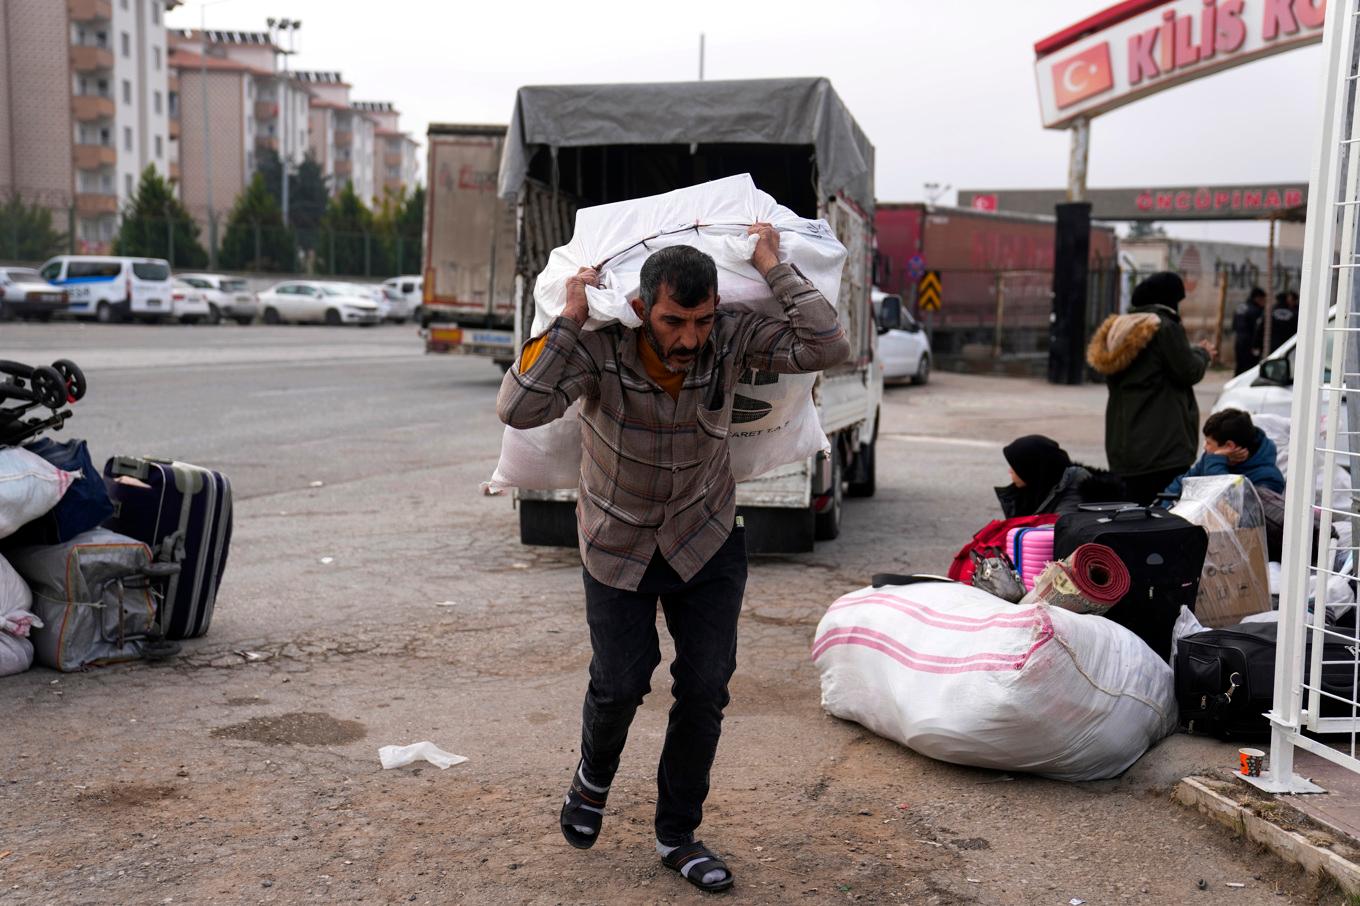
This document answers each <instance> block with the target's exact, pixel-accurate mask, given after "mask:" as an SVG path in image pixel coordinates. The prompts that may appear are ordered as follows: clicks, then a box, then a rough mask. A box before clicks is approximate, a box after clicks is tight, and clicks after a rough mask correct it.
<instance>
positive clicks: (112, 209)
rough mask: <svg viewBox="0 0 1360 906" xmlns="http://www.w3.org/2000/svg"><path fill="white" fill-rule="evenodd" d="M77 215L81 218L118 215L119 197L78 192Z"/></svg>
mask: <svg viewBox="0 0 1360 906" xmlns="http://www.w3.org/2000/svg"><path fill="white" fill-rule="evenodd" d="M76 213H77V214H78V215H80V216H81V217H94V216H97V215H99V214H117V213H118V196H117V195H105V194H103V193H100V192H77V193H76Z"/></svg>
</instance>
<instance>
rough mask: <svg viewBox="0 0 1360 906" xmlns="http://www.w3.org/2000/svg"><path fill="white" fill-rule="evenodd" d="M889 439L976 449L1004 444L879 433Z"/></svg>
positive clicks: (933, 436) (999, 446) (996, 448)
mask: <svg viewBox="0 0 1360 906" xmlns="http://www.w3.org/2000/svg"><path fill="white" fill-rule="evenodd" d="M879 437H886V438H888V439H889V440H900V441H904V442H906V443H909V444H913V443H915V444H940V445H941V446H946V447H973V448H974V449H977V450H1000V449H1001V448H1002V447H1004V446H1006V445H1005V444H1002V443H997V442H996V441H992V440H970V439H968V438H963V437H937V436H935V435H934V434H886V433H885V434H880V435H879Z"/></svg>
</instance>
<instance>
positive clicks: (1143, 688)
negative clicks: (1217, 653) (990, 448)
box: [812, 583, 1176, 781]
mask: <svg viewBox="0 0 1360 906" xmlns="http://www.w3.org/2000/svg"><path fill="white" fill-rule="evenodd" d="M812 658H813V660H814V661H815V662H816V664H817V668H818V670H819V671H820V672H821V677H822V706H823V707H824V708H826V710H827V711H829V712H830V713H831V714H834V715H835V716H837V717H842V718H845V719H846V720H853V721H855V722H857V723H860V724H863V725H864V726H865V727H868V728H869V729H870V730H873V731H874V732H875V733H878V734H879V735H881V736H886V737H887V738H889V739H894V740H896V741H898V742H900V743H902V744H903V745H905V746H908V747H910V748H911V749H914V750H915V751H917V752H920V753H921V754H922V755H927V756H929V757H931V758H938V759H940V760H941V761H949V762H954V763H956V764H967V765H974V766H977V767H984V768H994V769H997V770H1005V771H1030V772H1033V773H1036V774H1041V775H1043V776H1045V777H1051V778H1053V779H1056V780H1073V781H1076V780H1100V779H1103V778H1107V777H1113V776H1115V775H1117V774H1119V773H1121V772H1122V771H1124V770H1125V769H1127V768H1128V767H1129V766H1130V765H1132V764H1133V763H1134V762H1135V761H1137V760H1138V758H1139V757H1140V756H1141V755H1142V754H1143V752H1144V751H1146V750H1147V748H1148V747H1149V746H1151V745H1153V744H1154V743H1156V742H1157V741H1158V740H1160V739H1161V738H1162V737H1164V736H1166V735H1167V734H1169V733H1171V732H1172V731H1173V730H1175V728H1176V697H1175V690H1174V688H1173V685H1172V678H1171V667H1170V666H1169V665H1168V664H1166V663H1165V662H1163V661H1162V660H1161V659H1160V658H1159V657H1157V655H1156V654H1154V653H1153V651H1152V649H1150V648H1148V647H1147V645H1145V644H1144V643H1143V642H1142V640H1140V639H1139V638H1138V637H1137V636H1135V635H1134V634H1133V633H1131V632H1129V631H1128V630H1127V629H1125V628H1124V627H1122V626H1119V625H1117V624H1115V623H1112V622H1110V621H1109V620H1106V619H1105V618H1103V617H1098V616H1093V615H1087V614H1076V613H1071V612H1069V611H1066V610H1060V609H1058V608H1055V607H1049V606H1048V605H1045V604H1036V605H1033V606H1029V607H1026V606H1023V605H1019V606H1017V605H1014V604H1007V603H1006V602H1005V601H1002V600H1000V599H999V598H994V597H992V596H991V595H988V594H986V593H985V592H982V591H979V590H978V589H975V588H971V587H969V586H966V585H961V584H958V583H930V584H920V585H910V586H902V587H891V586H890V587H886V588H879V589H873V588H866V589H862V590H860V591H857V592H854V593H852V594H849V595H846V596H845V597H843V598H841V599H840V600H839V601H837V602H836V603H835V604H833V605H831V607H830V609H828V610H827V612H826V615H825V616H824V617H823V618H822V621H821V623H820V625H818V627H817V634H816V639H815V641H814V642H813V647H812Z"/></svg>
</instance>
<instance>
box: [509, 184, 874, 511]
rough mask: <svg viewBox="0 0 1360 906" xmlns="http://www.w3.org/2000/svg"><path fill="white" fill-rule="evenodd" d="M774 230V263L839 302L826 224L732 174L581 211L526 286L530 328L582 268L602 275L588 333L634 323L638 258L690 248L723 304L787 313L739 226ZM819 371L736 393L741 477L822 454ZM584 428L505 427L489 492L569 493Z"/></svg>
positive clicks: (561, 423)
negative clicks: (704, 264)
mask: <svg viewBox="0 0 1360 906" xmlns="http://www.w3.org/2000/svg"><path fill="white" fill-rule="evenodd" d="M756 222H765V223H769V224H772V225H773V226H774V227H775V228H776V229H777V230H778V231H779V257H780V260H781V261H788V262H792V263H793V264H795V265H796V266H797V267H798V269H799V270H800V271H801V272H802V273H803V275H804V276H805V277H806V278H807V279H808V280H809V281H810V282H811V283H812V285H813V286H815V287H816V288H817V289H818V290H820V291H821V293H822V295H824V296H826V298H827V300H828V301H829V302H830V303H831V304H832V305H833V306H835V305H836V304H837V301H838V297H839V295H840V286H841V274H842V271H843V269H844V267H845V258H846V254H847V253H846V250H845V246H843V245H841V243H840V241H839V240H837V239H836V236H835V234H834V233H833V232H832V231H831V228H830V227H829V226H828V225H827V223H826V221H823V220H808V219H806V218H803V217H799V216H798V215H796V214H794V213H793V212H792V211H790V210H789V209H788V208H786V207H784V206H783V205H780V204H779V203H778V202H776V201H775V200H774V199H773V198H772V197H770V196H769V195H767V194H766V193H764V192H762V191H760V190H759V189H757V188H756V186H755V183H754V182H753V181H752V180H751V177H750V176H749V175H745V174H743V175H741V176H731V177H728V178H726V179H719V180H714V181H713V182H709V183H704V184H702V185H698V186H691V187H689V188H685V189H678V190H676V191H674V192H667V193H665V194H664V195H654V196H651V197H649V198H639V199H634V200H632V201H622V202H617V203H614V204H607V205H597V206H595V207H591V208H582V209H581V210H579V211H578V212H577V214H576V231H575V233H574V234H573V236H572V239H571V242H569V243H568V244H567V245H565V246H562V247H561V248H558V249H555V250H554V251H553V253H552V255H551V257H550V258H549V259H548V265H547V267H546V268H544V270H543V273H542V274H540V275H539V277H538V281H537V282H536V284H535V286H534V302H535V306H536V311H535V316H534V323H533V327H532V329H531V330H530V331H529V333H530V335H531V336H538V335H540V334H541V333H542V332H543V331H544V330H546V329H547V327H548V325H549V324H550V323H551V322H552V321H553V319H554V318H556V317H558V316H559V315H560V314H561V313H562V309H563V308H565V307H566V281H567V280H568V278H570V277H572V276H574V275H575V274H576V273H577V271H578V270H579V269H580V268H582V267H595V268H598V269H599V271H600V283H601V286H600V288H598V289H596V288H594V287H590V288H587V291H586V296H587V299H588V300H589V303H590V320H589V321H587V323H586V329H587V330H598V329H599V328H600V327H603V326H605V325H607V324H612V323H614V322H616V321H617V322H619V323H622V324H624V325H625V326H627V327H637V326H639V325H640V323H641V321H640V320H639V319H638V317H637V315H636V314H635V313H634V311H633V309H632V305H631V303H630V301H629V300H631V299H633V298H636V297H637V294H638V286H639V283H640V279H639V277H640V274H641V271H642V265H643V262H645V261H646V260H647V257H648V256H649V255H650V254H651V253H652V252H654V251H656V250H657V249H659V248H664V247H666V246H669V245H690V246H694V247H695V248H698V249H700V250H702V251H704V252H706V253H708V254H709V255H710V256H712V258H713V260H714V262H715V263H716V264H717V268H718V295H719V297H720V298H721V306H722V307H723V308H728V309H735V310H739V311H754V312H758V313H761V314H765V315H768V316H770V317H773V318H781V319H782V318H783V317H784V313H783V309H782V308H781V307H780V305H779V303H778V302H777V301H775V299H774V297H773V296H772V295H771V293H770V288H769V285H768V284H766V282H765V279H764V278H763V277H761V275H760V273H759V272H758V271H757V270H756V269H755V267H754V266H753V265H752V264H751V262H750V257H751V253H752V251H754V248H755V237H753V236H748V235H747V233H746V230H747V227H749V226H750V225H751V224H753V223H756ZM815 380H816V376H815V375H810V374H809V375H779V376H778V379H774V376H763V375H762V376H756V375H753V374H748V375H747V376H746V377H745V378H743V382H742V383H740V384H738V386H737V395H738V398H737V400H736V404H735V405H734V407H733V409H734V417H733V426H732V427H733V430H732V434H731V435H730V439H729V441H728V444H729V449H730V452H731V457H732V471H733V474H734V475H735V477H736V479H737V480H738V481H742V480H745V479H747V478H754V477H756V476H757V475H762V474H764V473H765V472H768V471H769V470H771V469H773V468H776V467H777V466H781V465H785V464H787V463H790V462H796V461H799V460H802V459H806V458H807V457H809V456H812V455H813V454H815V453H816V452H817V451H818V450H822V449H827V446H828V444H827V439H826V435H825V434H824V433H823V432H822V429H821V423H820V421H819V419H818V416H817V408H816V406H815V405H814V404H813V402H812V393H811V391H812V385H813V383H814V382H815ZM580 461H581V439H580V422H579V420H578V419H577V418H576V413H575V409H574V408H573V410H572V411H571V412H569V413H568V415H567V417H565V418H562V419H559V420H558V421H557V422H554V423H552V424H550V425H545V426H543V427H541V428H533V429H529V430H527V431H520V430H516V429H514V428H507V429H506V430H505V436H504V439H503V441H502V443H501V459H500V463H499V464H498V466H497V468H496V474H495V476H494V477H493V478H492V480H491V483H490V484H489V485H488V489H489V490H491V491H492V492H495V491H499V490H501V489H503V488H506V487H520V488H526V489H532V490H553V489H559V488H574V487H576V485H577V483H578V482H579V479H580Z"/></svg>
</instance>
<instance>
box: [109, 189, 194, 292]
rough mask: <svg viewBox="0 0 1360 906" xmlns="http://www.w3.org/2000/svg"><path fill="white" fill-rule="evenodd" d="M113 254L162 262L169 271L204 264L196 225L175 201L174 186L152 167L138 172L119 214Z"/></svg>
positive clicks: (177, 201)
mask: <svg viewBox="0 0 1360 906" xmlns="http://www.w3.org/2000/svg"><path fill="white" fill-rule="evenodd" d="M113 253H114V254H115V255H134V256H137V257H141V258H165V259H166V260H168V261H169V262H170V264H171V266H173V267H203V266H205V265H206V264H207V263H208V253H207V252H206V251H204V250H203V246H202V245H201V244H200V243H199V241H198V224H196V223H194V220H193V218H192V217H190V216H189V212H188V211H186V210H184V205H182V204H180V203H179V199H178V198H176V197H175V191H174V186H173V185H172V184H171V183H170V182H168V181H166V180H165V179H164V178H162V177H161V175H160V174H159V173H158V172H156V168H155V167H154V166H150V165H148V166H147V168H146V169H145V170H143V171H142V179H141V182H140V183H139V184H138V186H137V195H136V197H135V198H133V199H132V202H131V203H130V204H129V205H128V206H127V208H126V209H125V210H124V211H123V223H122V225H121V226H120V227H119V228H118V235H117V236H115V237H114V240H113Z"/></svg>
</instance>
